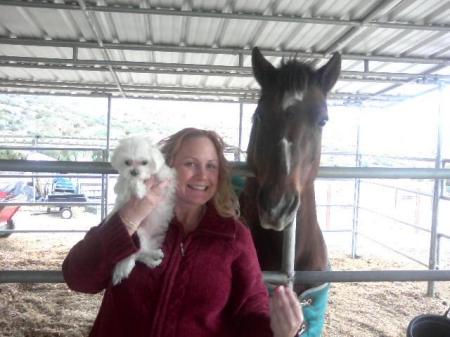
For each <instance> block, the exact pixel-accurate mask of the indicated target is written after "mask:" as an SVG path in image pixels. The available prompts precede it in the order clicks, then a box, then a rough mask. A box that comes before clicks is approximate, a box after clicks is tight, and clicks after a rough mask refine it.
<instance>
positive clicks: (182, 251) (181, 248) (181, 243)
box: [180, 242, 184, 256]
mask: <svg viewBox="0 0 450 337" xmlns="http://www.w3.org/2000/svg"><path fill="white" fill-rule="evenodd" d="M180 250H181V256H184V245H183V242H180Z"/></svg>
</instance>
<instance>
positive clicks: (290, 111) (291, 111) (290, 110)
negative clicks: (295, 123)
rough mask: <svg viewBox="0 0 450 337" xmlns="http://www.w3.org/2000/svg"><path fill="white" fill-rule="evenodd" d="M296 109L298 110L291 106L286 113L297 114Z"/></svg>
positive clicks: (289, 114) (290, 115)
mask: <svg viewBox="0 0 450 337" xmlns="http://www.w3.org/2000/svg"><path fill="white" fill-rule="evenodd" d="M296 111H297V110H296V109H295V108H294V107H293V106H290V107H288V108H287V109H286V110H285V113H286V116H287V117H293V116H295V113H296Z"/></svg>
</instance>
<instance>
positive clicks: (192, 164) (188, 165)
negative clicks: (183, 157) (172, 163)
mask: <svg viewBox="0 0 450 337" xmlns="http://www.w3.org/2000/svg"><path fill="white" fill-rule="evenodd" d="M184 166H186V167H192V166H194V163H193V162H191V161H188V162H186V163H184Z"/></svg>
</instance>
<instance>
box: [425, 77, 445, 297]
mask: <svg viewBox="0 0 450 337" xmlns="http://www.w3.org/2000/svg"><path fill="white" fill-rule="evenodd" d="M442 98H443V95H442V84H439V103H438V111H437V118H436V122H437V139H436V160H435V163H434V167H435V168H436V169H439V168H441V142H442V125H441V124H442V122H443V121H442V113H441V106H442ZM440 183H441V180H440V179H438V178H435V179H434V186H433V206H432V214H431V235H430V255H429V264H428V269H430V270H434V269H436V259H437V255H438V254H437V227H438V214H439V199H440V194H439V192H440V191H441V188H440ZM434 284H435V282H434V281H428V286H427V296H434Z"/></svg>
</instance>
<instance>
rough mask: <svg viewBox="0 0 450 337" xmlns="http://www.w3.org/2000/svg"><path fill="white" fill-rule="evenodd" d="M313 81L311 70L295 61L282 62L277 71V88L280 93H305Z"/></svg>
mask: <svg viewBox="0 0 450 337" xmlns="http://www.w3.org/2000/svg"><path fill="white" fill-rule="evenodd" d="M312 81H314V71H313V70H312V68H311V67H310V66H309V65H307V64H305V63H301V62H299V61H298V60H296V59H289V60H283V61H282V63H281V66H280V68H279V69H278V76H277V86H278V88H280V90H281V93H284V92H288V91H291V92H298V91H305V90H306V89H307V88H308V86H309V85H310V84H311V83H312Z"/></svg>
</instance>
